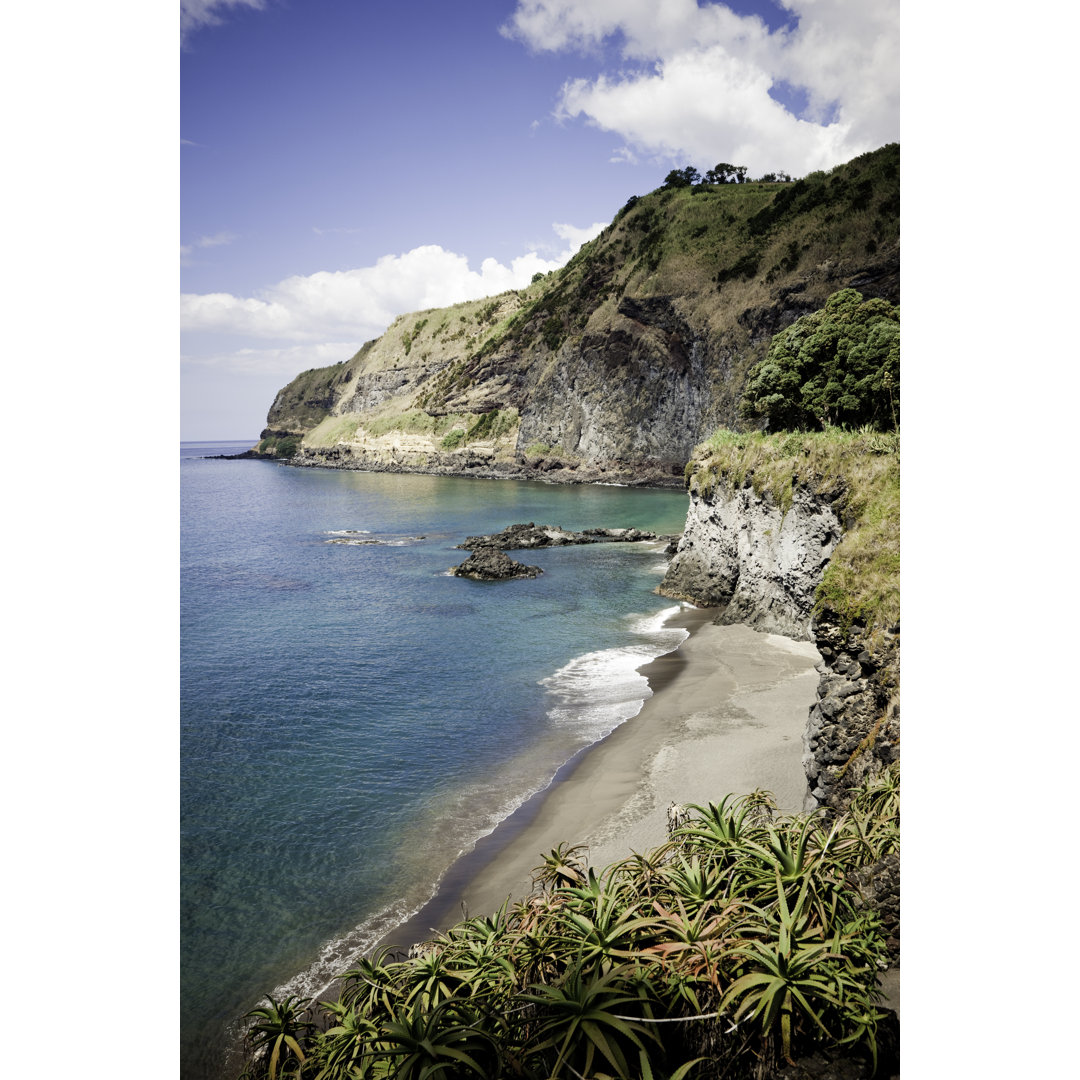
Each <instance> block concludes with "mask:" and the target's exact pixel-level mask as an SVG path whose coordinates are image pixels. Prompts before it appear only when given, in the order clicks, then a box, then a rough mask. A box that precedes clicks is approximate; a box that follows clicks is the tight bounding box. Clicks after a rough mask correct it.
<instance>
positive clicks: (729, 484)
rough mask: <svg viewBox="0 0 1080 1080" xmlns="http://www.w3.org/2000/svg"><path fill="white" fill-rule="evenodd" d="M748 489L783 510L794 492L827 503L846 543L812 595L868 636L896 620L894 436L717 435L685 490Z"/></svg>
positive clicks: (700, 452) (695, 462)
mask: <svg viewBox="0 0 1080 1080" xmlns="http://www.w3.org/2000/svg"><path fill="white" fill-rule="evenodd" d="M746 485H750V486H752V487H753V488H754V490H755V491H756V492H757V493H758V494H759V495H763V496H766V497H768V498H770V499H772V500H773V502H774V503H776V505H778V506H780V507H781V508H782V509H783V510H785V511H786V510H787V508H788V507H790V506H791V501H792V497H793V494H794V491H795V489H796V488H799V487H802V488H806V489H807V490H809V491H811V492H813V493H814V494H816V495H820V496H822V497H824V498H827V499H828V500H829V501H830V502H831V503H832V504H833V507H834V509H835V510H836V511H837V514H838V516H839V517H840V519H841V521H842V522H843V526H844V535H843V538H842V539H841V541H840V543H839V545H838V546H837V548H836V550H835V551H834V552H833V555H832V558H831V560H830V561H829V565H828V566H827V567H826V568H825V575H824V578H823V580H822V582H821V585H819V586H818V590H817V611H818V612H819V613H820V612H821V610H823V609H824V608H826V607H828V608H829V609H830V610H831V611H833V612H834V613H835V614H836V615H837V616H838V617H839V620H840V621H841V623H842V624H844V625H845V626H851V625H852V624H853V623H858V624H859V625H860V626H862V627H863V628H864V629H865V630H866V631H867V632H868V633H870V634H873V633H874V632H876V631H879V630H881V629H884V628H886V627H889V626H892V625H894V624H895V623H896V622H897V621H898V620H899V618H900V435H899V432H879V431H875V430H873V429H872V428H869V427H865V428H861V429H860V430H858V431H847V430H844V429H842V428H834V427H829V428H827V429H826V430H825V431H818V432H780V433H776V434H765V433H763V432H760V431H753V432H735V431H731V430H729V429H726V428H723V429H720V430H718V431H716V432H714V434H713V435H712V436H710V438H709V439H707V440H706V441H705V442H703V443H702V444H701V445H700V446H699V447H698V448H697V450H696V451H695V453H694V457H693V459H692V461H691V463H690V464H689V465H688V466H687V487H688V488H689V490H690V491H691V492H696V493H698V494H701V495H704V496H705V497H706V498H708V497H711V494H712V493H713V492H714V491H715V490H716V488H717V487H718V486H723V487H724V488H725V489H726V490H728V491H734V490H736V489H738V488H741V487H744V486H746Z"/></svg>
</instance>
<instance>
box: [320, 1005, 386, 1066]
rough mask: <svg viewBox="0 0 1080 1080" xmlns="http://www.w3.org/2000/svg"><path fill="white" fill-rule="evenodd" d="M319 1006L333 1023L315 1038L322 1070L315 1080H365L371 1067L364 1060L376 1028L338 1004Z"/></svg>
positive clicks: (373, 1038)
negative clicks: (356, 1079) (348, 1079)
mask: <svg viewBox="0 0 1080 1080" xmlns="http://www.w3.org/2000/svg"><path fill="white" fill-rule="evenodd" d="M322 1005H323V1008H324V1009H325V1010H326V1011H327V1013H328V1014H329V1015H330V1016H332V1017H333V1018H334V1019H335V1020H336V1023H335V1024H334V1025H333V1026H332V1027H330V1028H328V1029H327V1030H326V1031H325V1032H323V1033H322V1035H320V1036H319V1037H318V1041H317V1051H316V1054H317V1059H318V1060H317V1063H318V1064H319V1065H321V1066H322V1068H321V1069H320V1071H319V1072H318V1073H317V1074H316V1075H315V1080H338V1078H341V1080H345V1078H350V1080H355V1078H359V1080H368V1078H369V1077H370V1076H371V1072H372V1066H371V1062H370V1061H367V1060H365V1054H366V1053H368V1052H369V1050H370V1048H371V1047H372V1046H373V1044H374V1042H375V1040H376V1038H377V1037H378V1033H379V1029H378V1027H377V1025H375V1024H374V1023H372V1022H371V1021H370V1020H368V1019H366V1018H364V1017H362V1016H359V1015H357V1013H356V1010H355V1009H352V1008H350V1007H349V1006H348V1005H345V1004H344V1003H343V1002H341V1001H334V1002H323V1003H322Z"/></svg>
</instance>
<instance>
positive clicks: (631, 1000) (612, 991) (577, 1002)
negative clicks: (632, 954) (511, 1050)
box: [522, 968, 660, 1080]
mask: <svg viewBox="0 0 1080 1080" xmlns="http://www.w3.org/2000/svg"><path fill="white" fill-rule="evenodd" d="M624 974H625V973H624V972H623V971H622V970H620V969H619V968H614V969H612V970H610V971H608V972H606V973H604V974H603V975H592V976H589V975H586V974H585V973H583V971H582V970H581V968H575V969H574V970H572V971H571V972H570V973H569V975H568V976H567V978H566V979H565V980H564V981H563V982H562V984H561V985H559V986H534V987H532V991H533V992H532V993H529V994H524V995H522V996H523V998H524V999H525V1000H527V1001H532V1002H535V1003H536V1005H537V1006H539V1008H540V1015H541V1020H540V1023H539V1026H538V1029H537V1032H536V1035H535V1037H534V1041H533V1043H532V1044H531V1046H530V1047H529V1048H528V1049H529V1051H531V1053H533V1054H547V1053H549V1052H551V1051H554V1055H555V1060H554V1062H553V1063H552V1064H551V1066H550V1068H549V1069H548V1070H547V1075H548V1076H549V1077H551V1078H552V1080H555V1078H559V1077H563V1076H566V1072H565V1071H564V1069H570V1070H572V1072H573V1073H574V1074H576V1075H578V1076H594V1075H597V1074H596V1072H595V1071H594V1069H593V1062H594V1060H596V1059H597V1056H598V1055H599V1058H600V1060H602V1061H603V1062H605V1063H606V1066H607V1067H609V1068H611V1069H614V1071H615V1074H616V1075H617V1076H618V1077H620V1078H621V1080H632V1078H634V1077H637V1076H641V1075H643V1069H642V1068H641V1065H640V1063H641V1061H642V1058H643V1056H644V1061H645V1064H648V1063H649V1061H648V1051H647V1050H646V1043H649V1044H650V1046H652V1047H654V1048H659V1046H660V1042H659V1039H658V1037H657V1035H656V1032H655V1030H654V1029H652V1028H650V1027H649V1026H648V1025H646V1024H644V1023H642V1022H641V1020H640V1019H627V1018H626V1016H625V1015H623V1014H624V1013H625V1012H626V1010H627V1009H628V1008H630V1007H631V1006H636V1007H637V1009H638V1010H639V1011H641V1012H643V1013H645V1014H646V1016H648V1015H649V1013H650V1007H649V1003H648V1000H647V997H646V992H645V989H644V988H645V986H646V985H647V984H646V983H645V982H643V981H642V980H640V979H638V980H636V982H633V983H630V982H628V981H627V980H626V979H625V977H624ZM546 1060H550V1059H549V1058H546Z"/></svg>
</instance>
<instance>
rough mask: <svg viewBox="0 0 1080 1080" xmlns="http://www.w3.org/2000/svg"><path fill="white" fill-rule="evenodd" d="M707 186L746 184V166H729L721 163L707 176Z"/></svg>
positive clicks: (723, 162) (710, 170) (724, 162)
mask: <svg viewBox="0 0 1080 1080" xmlns="http://www.w3.org/2000/svg"><path fill="white" fill-rule="evenodd" d="M705 183H706V184H745V183H746V166H745V165H729V164H728V163H727V162H726V161H721V162H720V163H719V164H718V165H716V166H714V167H713V168H711V169H709V171H708V172H707V173H706V174H705Z"/></svg>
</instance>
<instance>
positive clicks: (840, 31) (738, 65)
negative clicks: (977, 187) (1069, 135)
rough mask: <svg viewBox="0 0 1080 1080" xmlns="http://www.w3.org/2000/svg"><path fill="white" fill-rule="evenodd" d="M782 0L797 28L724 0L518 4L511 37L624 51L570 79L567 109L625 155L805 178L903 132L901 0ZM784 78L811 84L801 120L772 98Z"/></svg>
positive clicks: (541, 44) (540, 44)
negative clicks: (617, 63) (740, 11)
mask: <svg viewBox="0 0 1080 1080" xmlns="http://www.w3.org/2000/svg"><path fill="white" fill-rule="evenodd" d="M781 3H782V4H783V6H784V7H785V8H786V9H788V10H789V11H790V12H792V14H793V15H794V16H796V17H797V18H798V23H797V25H796V26H795V27H794V28H793V29H780V30H777V31H775V32H770V31H769V30H768V28H767V26H766V25H765V23H764V22H762V21H761V19H759V18H757V17H756V16H739V15H736V14H735V13H734V12H732V11H731V10H730V9H729V8H727V7H726V6H724V5H723V4H720V3H716V4H709V5H706V6H704V7H699V6H698V4H697V2H696V0H665V2H664V3H663V4H656V3H655V2H653V0H520V2H519V4H518V7H517V10H516V11H515V13H514V15H513V16H512V18H511V20H510V22H509V23H508V24H507V25H506V26H505V27H504V28H503V33H504V34H505V35H506V36H508V37H513V38H516V39H518V40H520V41H522V42H524V43H525V44H526V45H528V46H529V47H530V48H532V49H535V50H539V51H560V50H577V51H581V52H586V53H588V52H598V50H599V47H600V46H601V45H602V44H604V43H608V44H613V45H616V46H617V47H618V49H619V51H620V53H621V56H622V59H623V61H624V62H625V63H626V64H627V65H629V66H628V67H627V68H625V69H624V70H620V71H617V72H605V73H601V74H600V75H599V76H597V77H596V78H594V79H575V80H572V81H571V82H568V83H567V84H566V85H565V86H564V87H563V88H562V93H561V98H560V103H559V107H558V109H557V111H556V114H557V116H559V117H560V118H562V119H567V118H571V117H579V116H580V117H583V118H584V119H585V120H586V122H588V123H590V124H593V125H595V126H597V127H600V128H603V129H605V130H608V131H612V132H614V133H616V134H618V135H619V136H621V137H622V138H623V139H625V140H626V142H627V144H628V146H627V147H626V148H625V149H624V150H622V151H620V152H619V154H620V155H621V156H622V157H623V158H627V159H629V158H631V157H632V155H633V149H632V148H636V149H637V150H639V151H642V152H645V153H652V154H656V155H658V156H660V157H662V158H667V159H671V160H673V161H675V162H677V163H678V164H685V163H687V159H689V160H690V161H692V162H694V163H696V164H698V165H699V166H701V167H703V168H707V167H710V166H712V165H714V164H716V162H717V161H733V162H735V163H736V164H743V165H746V166H748V167H749V169H750V171H751V173H756V172H764V171H771V170H775V169H785V170H787V171H788V172H793V173H796V174H799V173H803V172H807V171H809V170H811V169H817V168H825V167H828V166H831V165H835V164H838V163H839V162H841V161H844V160H847V159H848V158H850V157H853V156H854V155H856V154H858V153H861V152H864V151H866V150H871V149H875V148H876V147H878V146H881V145H882V144H884V143H886V142H890V141H894V140H896V139H898V138H899V134H900V128H899V5H898V3H897V0H861V2H860V3H851V2H850V0H781ZM782 82H787V83H789V84H791V85H792V86H795V87H799V88H801V89H802V90H803V91H804V92H805V94H806V98H807V108H806V109H805V111H804V112H803V114H802V116H801V117H796V116H794V115H792V114H791V113H789V112H788V111H787V110H786V109H785V108H784V107H783V106H782V105H780V104H778V103H777V102H776V101H774V100H773V98H771V97H770V96H769V90H770V89H771V88H773V87H774V86H775V85H777V84H779V83H782ZM827 120H828V121H829V122H826V121H827Z"/></svg>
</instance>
